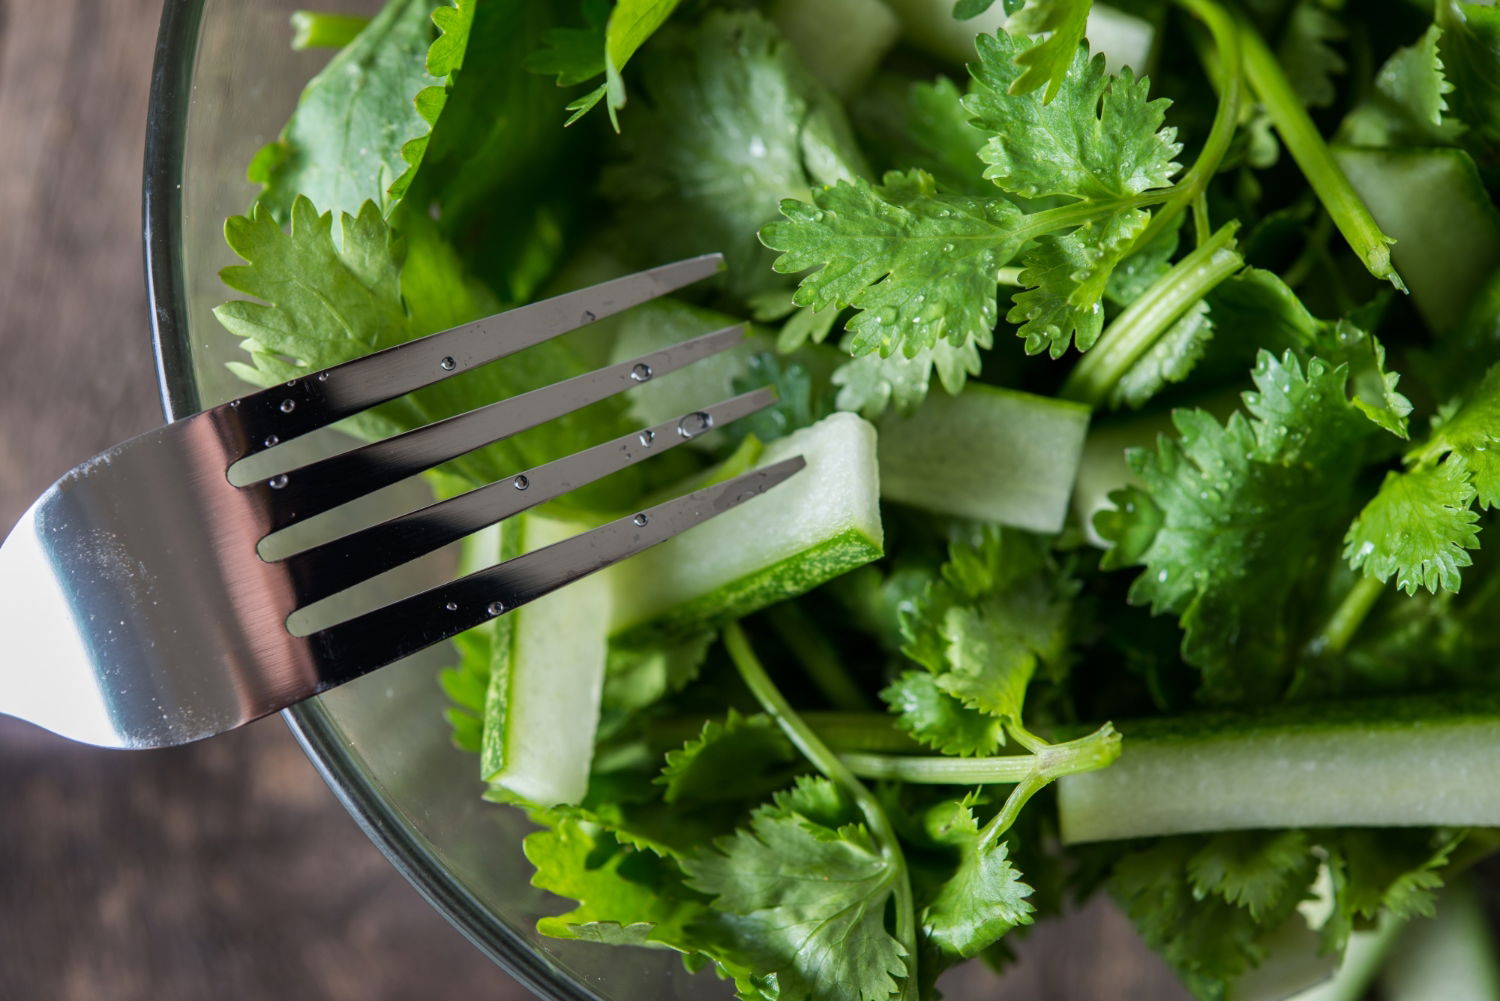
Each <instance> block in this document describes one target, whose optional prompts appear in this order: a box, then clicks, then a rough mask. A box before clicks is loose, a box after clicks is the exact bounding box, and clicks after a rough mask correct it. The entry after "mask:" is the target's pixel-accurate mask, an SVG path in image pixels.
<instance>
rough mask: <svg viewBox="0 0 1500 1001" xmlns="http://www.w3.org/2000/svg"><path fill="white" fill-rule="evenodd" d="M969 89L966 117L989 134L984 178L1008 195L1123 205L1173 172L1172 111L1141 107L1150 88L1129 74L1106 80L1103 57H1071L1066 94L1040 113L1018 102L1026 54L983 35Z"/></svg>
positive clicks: (1162, 104)
mask: <svg viewBox="0 0 1500 1001" xmlns="http://www.w3.org/2000/svg"><path fill="white" fill-rule="evenodd" d="M977 45H978V47H979V61H978V62H976V63H975V64H974V65H973V66H972V67H971V72H972V73H973V74H974V88H973V90H972V91H971V92H970V94H969V95H968V96H967V97H965V98H964V107H966V108H968V110H969V113H970V114H971V115H973V116H974V124H975V125H977V126H978V127H979V128H980V129H982V130H984V131H985V132H988V133H989V140H988V141H987V142H986V143H985V146H984V149H983V150H982V151H981V152H980V159H982V160H983V161H984V162H985V163H987V164H989V167H988V168H987V169H986V170H985V172H984V176H985V177H987V178H989V179H990V180H992V181H994V182H995V184H997V185H999V187H1000V188H1001V189H1002V190H1004V191H1007V192H1010V193H1011V194H1014V195H1021V196H1022V197H1025V198H1042V197H1045V196H1047V195H1061V196H1065V197H1068V198H1074V199H1079V200H1085V201H1086V200H1100V201H1107V200H1110V199H1121V198H1126V197H1129V196H1130V195H1138V194H1140V193H1141V192H1143V191H1148V190H1150V189H1152V188H1161V187H1166V185H1167V184H1168V183H1169V182H1170V180H1171V177H1172V175H1173V174H1174V173H1176V171H1177V169H1178V167H1179V165H1178V164H1177V163H1176V162H1175V161H1174V160H1173V159H1172V158H1173V157H1174V156H1176V155H1177V153H1178V152H1179V151H1180V150H1181V149H1182V146H1181V144H1179V143H1178V142H1177V141H1176V135H1177V130H1176V129H1173V128H1163V127H1162V122H1163V119H1164V117H1165V114H1166V109H1167V106H1168V104H1170V103H1171V102H1169V101H1167V100H1166V99H1164V98H1158V99H1156V100H1154V101H1153V100H1149V99H1148V98H1147V88H1148V81H1147V80H1146V79H1145V78H1144V77H1142V78H1140V79H1136V77H1135V76H1134V74H1133V73H1131V71H1130V70H1129V69H1128V68H1127V69H1124V70H1122V71H1121V73H1120V75H1119V76H1118V77H1112V76H1110V75H1109V73H1108V72H1107V71H1106V70H1105V68H1104V56H1103V55H1096V56H1094V57H1093V58H1090V57H1089V54H1088V50H1087V49H1086V48H1078V49H1077V50H1076V51H1074V50H1073V49H1069V53H1068V59H1069V61H1070V62H1071V67H1070V68H1069V70H1068V76H1067V80H1066V84H1067V86H1065V87H1063V88H1062V89H1061V90H1059V91H1058V92H1057V95H1056V97H1057V99H1056V100H1052V101H1050V103H1044V102H1043V101H1041V100H1039V99H1037V98H1036V97H1034V96H1029V97H1017V96H1014V93H1013V92H1012V90H1011V88H1012V86H1013V85H1014V84H1015V83H1016V82H1017V79H1018V74H1017V72H1016V66H1015V65H1014V63H1012V61H1011V60H1012V59H1013V58H1018V57H1020V56H1022V55H1024V54H1025V53H1026V52H1028V51H1030V49H1028V47H1027V45H1028V43H1026V42H1025V41H1021V40H1018V39H1014V38H1012V37H1010V36H1009V35H1006V34H1004V33H1002V34H1000V35H981V36H979V38H978V40H977Z"/></svg>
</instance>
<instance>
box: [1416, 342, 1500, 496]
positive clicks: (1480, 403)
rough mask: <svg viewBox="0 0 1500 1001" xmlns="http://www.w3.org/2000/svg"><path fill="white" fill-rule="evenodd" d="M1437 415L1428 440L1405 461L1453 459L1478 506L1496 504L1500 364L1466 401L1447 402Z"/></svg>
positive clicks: (1499, 463)
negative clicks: (1468, 480) (1469, 480)
mask: <svg viewBox="0 0 1500 1001" xmlns="http://www.w3.org/2000/svg"><path fill="white" fill-rule="evenodd" d="M1438 416H1439V420H1438V421H1437V422H1436V424H1435V426H1434V428H1433V433H1432V437H1431V438H1430V439H1429V440H1428V442H1427V444H1426V445H1424V446H1422V447H1421V448H1419V449H1416V450H1414V451H1413V453H1412V454H1411V455H1410V456H1408V458H1409V459H1411V460H1414V461H1417V462H1423V463H1431V462H1434V461H1436V460H1438V459H1440V458H1442V457H1443V456H1445V455H1449V454H1451V455H1454V456H1457V457H1458V458H1459V459H1461V460H1463V464H1464V469H1465V470H1467V471H1468V472H1469V473H1470V474H1471V476H1472V477H1473V482H1474V486H1475V489H1476V490H1477V492H1478V500H1479V505H1480V506H1481V507H1483V508H1486V509H1488V508H1491V507H1495V506H1496V505H1500V452H1496V451H1495V450H1494V446H1495V445H1497V444H1500V365H1495V366H1492V367H1491V368H1490V369H1489V371H1488V372H1486V373H1485V375H1484V378H1483V380H1481V381H1480V383H1479V385H1478V386H1477V387H1476V388H1475V389H1474V391H1473V392H1472V393H1470V394H1469V396H1468V398H1467V399H1465V400H1464V401H1463V402H1461V403H1450V404H1449V405H1448V406H1446V407H1444V408H1443V409H1442V410H1441V411H1440V412H1439V415H1438Z"/></svg>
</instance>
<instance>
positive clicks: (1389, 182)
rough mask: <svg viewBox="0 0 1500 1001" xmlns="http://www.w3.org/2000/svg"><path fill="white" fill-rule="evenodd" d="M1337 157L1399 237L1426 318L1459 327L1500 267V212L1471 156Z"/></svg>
mask: <svg viewBox="0 0 1500 1001" xmlns="http://www.w3.org/2000/svg"><path fill="white" fill-rule="evenodd" d="M1334 157H1335V158H1336V159H1337V160H1338V163H1339V166H1340V167H1342V168H1343V169H1344V173H1346V174H1348V175H1349V183H1351V184H1353V185H1354V190H1355V191H1357V192H1359V196H1360V197H1361V198H1363V199H1364V200H1365V203H1366V204H1368V205H1369V206H1370V214H1371V215H1373V216H1374V217H1375V221H1376V222H1378V223H1379V224H1380V228H1381V229H1382V230H1383V231H1384V232H1385V234H1386V235H1387V236H1390V237H1393V238H1394V239H1395V241H1396V244H1395V246H1393V247H1392V248H1391V258H1392V260H1394V261H1395V264H1396V268H1397V270H1399V271H1400V272H1401V277H1402V278H1403V279H1405V281H1406V284H1407V287H1408V288H1410V289H1411V296H1412V303H1413V304H1414V305H1415V306H1416V307H1417V311H1418V312H1419V313H1421V314H1422V319H1424V320H1425V321H1427V325H1428V326H1429V327H1431V328H1432V329H1433V331H1434V332H1436V333H1444V332H1446V331H1448V330H1451V329H1452V328H1454V327H1456V326H1458V324H1459V321H1461V320H1462V319H1463V317H1464V311H1465V310H1466V309H1467V308H1468V305H1469V303H1470V302H1472V301H1473V299H1474V296H1475V295H1476V294H1477V293H1478V292H1479V289H1480V287H1481V286H1483V285H1484V282H1485V279H1487V278H1489V277H1490V275H1492V274H1494V272H1495V269H1496V268H1497V267H1500V213H1496V211H1495V207H1494V205H1493V204H1491V202H1490V197H1489V194H1488V193H1487V192H1486V191H1485V188H1484V184H1483V182H1481V181H1480V179H1479V171H1478V169H1477V168H1476V167H1475V166H1474V161H1473V160H1471V159H1470V158H1469V154H1467V153H1465V152H1464V151H1463V150H1460V149H1362V148H1355V147H1350V146H1341V147H1336V148H1335V149H1334ZM1414 193H1420V195H1421V197H1419V198H1418V197H1413V194H1414Z"/></svg>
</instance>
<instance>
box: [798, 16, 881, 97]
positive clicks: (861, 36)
mask: <svg viewBox="0 0 1500 1001" xmlns="http://www.w3.org/2000/svg"><path fill="white" fill-rule="evenodd" d="M771 20H772V21H773V22H775V24H776V28H777V30H779V31H780V32H781V34H782V37H784V38H785V39H786V40H787V41H788V42H790V43H791V44H792V48H794V49H796V50H797V54H798V55H800V56H801V57H802V62H803V63H804V64H805V65H806V66H807V68H808V71H809V72H811V73H812V75H813V76H815V77H817V78H818V81H819V82H820V83H822V84H823V86H825V87H827V88H828V89H829V90H831V91H833V92H834V93H835V94H837V95H839V96H840V97H849V96H850V95H852V94H856V93H858V92H859V90H860V88H861V87H863V86H864V84H865V83H866V82H867V81H868V80H869V79H870V76H871V75H872V74H873V73H874V72H875V67H876V66H878V65H880V61H881V60H882V59H884V58H885V56H886V53H887V52H889V51H890V50H891V47H892V46H894V45H895V44H896V40H897V39H898V38H899V37H900V35H901V22H900V21H898V20H897V19H896V15H895V14H893V13H891V9H890V7H888V6H886V4H885V0H775V2H774V3H772V4H771Z"/></svg>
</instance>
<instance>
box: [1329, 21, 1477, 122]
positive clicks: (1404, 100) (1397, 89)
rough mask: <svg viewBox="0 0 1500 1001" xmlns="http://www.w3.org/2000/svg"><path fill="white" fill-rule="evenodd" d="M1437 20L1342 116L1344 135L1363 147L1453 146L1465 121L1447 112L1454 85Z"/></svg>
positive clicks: (1396, 55)
mask: <svg viewBox="0 0 1500 1001" xmlns="http://www.w3.org/2000/svg"><path fill="white" fill-rule="evenodd" d="M1442 34H1443V31H1442V29H1441V28H1439V27H1438V26H1437V25H1436V24H1434V25H1431V26H1429V27H1428V29H1427V30H1426V31H1425V32H1423V34H1422V37H1421V38H1420V39H1418V40H1417V42H1416V43H1415V44H1412V45H1407V46H1404V47H1402V48H1399V49H1397V50H1396V51H1395V53H1393V54H1392V55H1391V57H1390V58H1389V59H1387V60H1386V61H1385V65H1383V66H1382V67H1381V68H1380V72H1379V73H1377V74H1376V75H1375V89H1374V92H1373V93H1371V94H1370V95H1369V97H1367V98H1366V99H1365V101H1364V103H1363V104H1361V105H1360V106H1359V107H1357V108H1355V109H1354V110H1353V111H1351V112H1350V113H1349V116H1348V117H1347V118H1345V119H1344V124H1343V126H1342V134H1343V136H1344V138H1345V139H1346V140H1347V141H1348V142H1350V143H1354V144H1357V145H1364V146H1407V145H1424V146H1425V145H1433V144H1438V145H1452V144H1454V143H1455V142H1457V140H1458V138H1459V136H1460V134H1461V133H1462V131H1463V129H1462V123H1461V122H1459V121H1458V119H1456V118H1454V117H1452V115H1451V114H1450V113H1449V112H1450V109H1449V106H1448V99H1447V95H1449V94H1451V93H1452V92H1453V84H1452V83H1451V82H1450V81H1449V80H1448V76H1447V73H1446V72H1445V70H1444V66H1443V60H1442V56H1441V54H1440V52H1439V41H1440V39H1441V38H1442Z"/></svg>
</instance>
